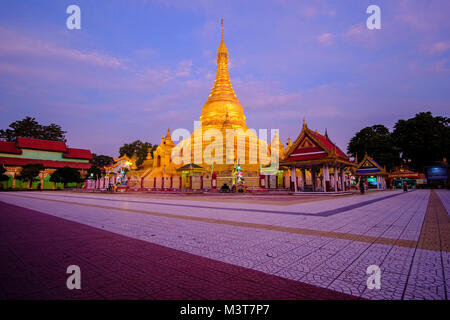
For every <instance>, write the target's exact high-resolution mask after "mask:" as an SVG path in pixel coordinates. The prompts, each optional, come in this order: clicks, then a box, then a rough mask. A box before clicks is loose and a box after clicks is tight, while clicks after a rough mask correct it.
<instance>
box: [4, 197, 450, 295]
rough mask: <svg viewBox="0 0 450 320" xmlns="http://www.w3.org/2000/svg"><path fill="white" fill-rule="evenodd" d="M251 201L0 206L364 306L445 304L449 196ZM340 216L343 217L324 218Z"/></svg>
mask: <svg viewBox="0 0 450 320" xmlns="http://www.w3.org/2000/svg"><path fill="white" fill-rule="evenodd" d="M272 197H273V196H272ZM284 197H286V196H284ZM258 199H261V198H256V197H254V198H249V203H241V202H216V201H210V198H208V197H204V200H203V199H202V198H196V199H195V200H190V199H189V198H183V197H173V198H171V197H164V198H163V197H151V196H148V195H145V196H144V195H105V194H73V193H44V192H43V193H20V194H18V193H2V194H0V201H4V202H7V203H11V204H16V205H19V206H21V207H25V208H29V209H34V210H38V211H40V212H44V213H48V214H50V215H54V216H57V217H62V218H65V219H68V220H72V221H76V222H79V223H81V224H84V225H89V226H93V227H95V228H98V229H104V230H108V231H112V232H114V233H117V234H121V235H125V236H129V237H131V238H136V239H140V240H144V241H146V242H151V243H155V244H160V245H162V246H164V247H168V248H173V249H178V250H181V251H184V252H187V253H192V254H195V255H196V256H201V257H204V258H211V259H214V260H218V261H221V262H224V263H226V264H227V265H234V266H242V267H245V268H249V269H253V270H259V271H262V272H264V274H266V275H277V276H279V277H282V278H286V279H291V280H295V281H297V282H298V283H299V284H302V285H305V284H312V285H316V286H319V287H322V288H329V289H333V290H337V291H339V292H343V293H349V294H351V295H353V296H357V297H365V298H370V299H447V297H448V294H449V293H450V292H449V288H450V282H449V279H450V255H449V252H448V251H449V250H448V245H449V239H448V234H449V233H448V232H446V231H447V230H449V229H448V227H449V225H450V224H449V218H448V217H449V216H448V211H446V209H445V207H447V210H448V203H449V202H450V192H449V191H439V192H437V193H431V195H430V192H429V191H420V190H419V191H414V192H408V193H406V194H403V193H399V192H379V193H371V194H368V195H365V196H360V195H357V196H350V197H340V198H333V199H327V200H323V198H321V201H312V200H311V199H309V200H308V201H292V203H291V204H289V205H286V204H284V205H276V204H274V203H276V201H270V203H263V204H262V203H258ZM261 202H264V200H262V201H261ZM361 204H364V205H361ZM239 208H241V209H245V210H244V211H239V210H238V209H239ZM339 208H345V209H342V210H338V213H336V214H333V215H329V216H326V215H323V212H324V211H329V210H330V209H339ZM284 212H285V213H284ZM295 213H298V214H295ZM373 264H375V265H379V266H380V268H381V271H382V273H381V290H376V289H374V290H369V289H368V288H367V286H366V280H367V277H368V276H367V275H366V268H367V267H368V266H369V265H373ZM213 291H214V290H213ZM234 292H236V291H234Z"/></svg>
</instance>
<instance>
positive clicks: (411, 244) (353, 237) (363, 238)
mask: <svg viewBox="0 0 450 320" xmlns="http://www.w3.org/2000/svg"><path fill="white" fill-rule="evenodd" d="M11 196H16V197H20V196H18V195H11ZM390 197H392V196H390ZM27 198H35V199H38V200H43V201H50V202H58V203H66V204H71V205H78V206H85V207H92V208H100V209H107V210H114V211H124V212H133V213H139V214H149V215H153V216H159V217H165V218H171V219H181V220H190V221H197V222H206V223H213V224H219V225H228V226H237V227H246V228H253V229H260V230H270V231H279V232H285V233H292V234H301V235H308V236H318V237H325V238H333V239H341V240H350V241H359V242H365V243H372V244H386V245H395V246H400V247H407V248H416V246H417V241H414V240H404V239H392V238H383V237H377V236H367V235H359V234H350V233H342V232H333V231H322V230H312V229H306V228H294V227H282V226H275V225H267V224H260V223H251V222H239V221H232V220H223V219H212V218H203V217H196V216H185V215H180V214H167V213H161V212H153V211H147V210H139V209H131V208H127V209H125V208H118V207H110V206H104V205H98V204H85V203H79V202H73V201H67V200H57V199H48V198H39V197H33V196H27Z"/></svg>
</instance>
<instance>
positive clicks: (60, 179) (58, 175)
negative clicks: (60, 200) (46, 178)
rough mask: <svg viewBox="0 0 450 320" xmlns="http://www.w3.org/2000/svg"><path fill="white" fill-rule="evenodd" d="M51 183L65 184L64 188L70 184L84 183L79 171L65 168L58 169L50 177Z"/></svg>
mask: <svg viewBox="0 0 450 320" xmlns="http://www.w3.org/2000/svg"><path fill="white" fill-rule="evenodd" d="M50 181H51V182H57V183H64V188H66V187H67V184H68V183H71V182H76V183H79V182H81V181H82V179H81V175H80V172H79V171H78V170H77V169H74V168H71V167H63V168H58V169H56V170H55V171H54V172H53V173H52V175H51V176H50Z"/></svg>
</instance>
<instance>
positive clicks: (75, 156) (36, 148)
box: [0, 138, 92, 189]
mask: <svg viewBox="0 0 450 320" xmlns="http://www.w3.org/2000/svg"><path fill="white" fill-rule="evenodd" d="M90 160H92V154H91V151H90V150H87V149H76V148H69V147H67V145H66V144H65V143H64V142H60V141H50V140H40V139H31V138H17V140H16V141H15V142H7V141H0V165H2V166H3V167H4V168H5V169H6V170H7V171H6V173H5V174H6V175H8V176H9V180H7V181H2V182H0V184H1V186H2V187H3V189H7V188H17V189H21V188H27V187H28V186H27V185H26V183H24V182H22V181H20V180H17V179H16V176H17V175H18V174H19V173H20V171H21V169H22V167H23V166H24V165H26V164H42V165H43V166H44V167H45V170H44V171H42V172H41V173H40V175H39V177H36V178H37V181H35V182H33V183H32V186H31V187H32V188H34V189H36V188H41V189H54V188H58V187H61V186H59V185H55V184H53V183H52V182H50V181H49V180H50V175H51V174H52V173H53V172H54V171H55V169H57V168H62V167H71V168H74V169H77V170H80V173H81V174H82V175H83V174H85V173H86V170H88V169H89V168H90V167H91V166H92V164H91V163H90Z"/></svg>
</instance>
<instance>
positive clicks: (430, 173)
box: [425, 163, 450, 186]
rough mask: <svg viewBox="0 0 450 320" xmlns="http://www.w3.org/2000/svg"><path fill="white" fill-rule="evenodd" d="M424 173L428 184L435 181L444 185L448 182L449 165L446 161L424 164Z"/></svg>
mask: <svg viewBox="0 0 450 320" xmlns="http://www.w3.org/2000/svg"><path fill="white" fill-rule="evenodd" d="M425 174H426V176H427V181H428V183H430V184H435V183H437V184H442V185H444V186H445V185H447V184H448V183H449V182H450V179H449V178H450V166H449V165H448V164H447V163H444V164H437V165H434V166H426V167H425Z"/></svg>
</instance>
